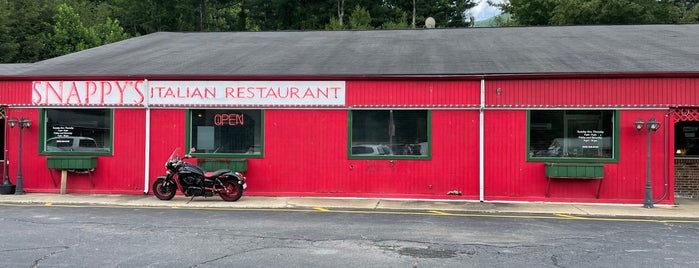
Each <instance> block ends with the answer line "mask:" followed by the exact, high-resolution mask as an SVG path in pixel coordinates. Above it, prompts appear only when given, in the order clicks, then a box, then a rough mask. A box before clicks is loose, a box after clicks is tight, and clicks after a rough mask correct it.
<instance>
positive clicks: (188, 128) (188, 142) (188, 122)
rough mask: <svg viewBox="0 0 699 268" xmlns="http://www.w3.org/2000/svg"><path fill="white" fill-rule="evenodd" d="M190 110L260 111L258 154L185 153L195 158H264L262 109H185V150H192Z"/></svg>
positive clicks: (263, 119)
mask: <svg viewBox="0 0 699 268" xmlns="http://www.w3.org/2000/svg"><path fill="white" fill-rule="evenodd" d="M192 110H248V111H250V110H259V111H260V136H259V139H260V152H259V153H255V154H240V153H237V154H236V153H197V152H196V151H195V152H194V153H189V149H187V150H186V152H185V153H188V154H190V155H191V156H192V157H197V158H264V155H265V139H264V137H265V110H264V109H239V108H197V109H186V112H185V117H186V122H185V124H186V126H185V129H186V130H185V143H184V144H185V148H192V142H191V140H192V132H191V131H192Z"/></svg>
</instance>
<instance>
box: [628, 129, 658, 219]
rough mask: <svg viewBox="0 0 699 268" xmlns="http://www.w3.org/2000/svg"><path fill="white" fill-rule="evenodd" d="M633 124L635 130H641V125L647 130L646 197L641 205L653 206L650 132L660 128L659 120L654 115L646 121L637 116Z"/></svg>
mask: <svg viewBox="0 0 699 268" xmlns="http://www.w3.org/2000/svg"><path fill="white" fill-rule="evenodd" d="M633 125H634V126H635V127H636V130H637V131H641V130H642V129H643V127H644V126H645V127H646V131H647V132H648V150H647V151H646V152H647V155H648V159H647V162H646V197H645V199H644V201H643V207H644V208H652V207H653V187H652V186H651V184H650V133H651V132H653V131H657V130H658V129H659V128H660V122H658V120H655V117H651V118H650V119H649V120H648V122H644V121H643V119H641V118H639V119H638V120H636V122H634V123H633Z"/></svg>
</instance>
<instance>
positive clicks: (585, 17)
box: [489, 0, 686, 25]
mask: <svg viewBox="0 0 699 268" xmlns="http://www.w3.org/2000/svg"><path fill="white" fill-rule="evenodd" d="M489 3H492V1H489ZM494 5H495V6H497V7H498V8H500V9H501V10H502V11H503V12H505V13H507V14H510V15H511V19H512V20H513V22H512V24H514V25H581V24H583V25H587V24H605V25H609V24H667V23H677V22H679V21H680V19H681V18H682V14H683V10H684V9H685V8H686V7H682V6H683V5H684V4H678V1H675V0H510V1H509V2H505V3H501V4H494Z"/></svg>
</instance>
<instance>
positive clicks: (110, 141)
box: [39, 108, 114, 156]
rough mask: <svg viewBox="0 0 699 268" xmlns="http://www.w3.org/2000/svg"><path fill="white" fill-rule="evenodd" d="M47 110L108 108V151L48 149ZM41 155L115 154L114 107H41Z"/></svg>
mask: <svg viewBox="0 0 699 268" xmlns="http://www.w3.org/2000/svg"><path fill="white" fill-rule="evenodd" d="M47 110H106V111H107V114H108V115H107V116H108V117H109V119H108V120H109V124H110V126H109V138H107V139H106V141H107V143H108V145H109V151H107V152H76V151H72V152H54V151H46V137H47V135H46V131H47V128H46V111H47ZM39 155H49V156H50V155H81V156H83V155H84V156H113V155H114V109H109V108H41V109H39Z"/></svg>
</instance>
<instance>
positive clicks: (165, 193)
mask: <svg viewBox="0 0 699 268" xmlns="http://www.w3.org/2000/svg"><path fill="white" fill-rule="evenodd" d="M176 192H177V186H176V185H175V184H174V183H170V184H168V185H165V180H164V179H157V180H155V182H154V183H153V194H154V195H155V197H157V198H158V199H160V200H170V199H172V198H173V197H175V193H176Z"/></svg>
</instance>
